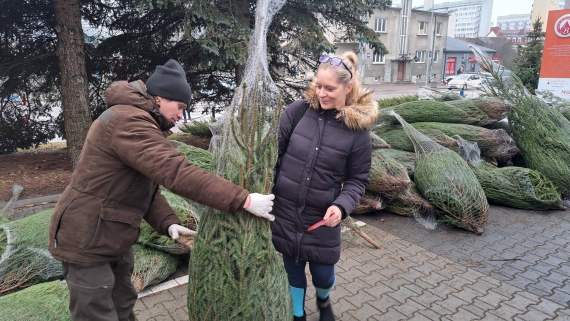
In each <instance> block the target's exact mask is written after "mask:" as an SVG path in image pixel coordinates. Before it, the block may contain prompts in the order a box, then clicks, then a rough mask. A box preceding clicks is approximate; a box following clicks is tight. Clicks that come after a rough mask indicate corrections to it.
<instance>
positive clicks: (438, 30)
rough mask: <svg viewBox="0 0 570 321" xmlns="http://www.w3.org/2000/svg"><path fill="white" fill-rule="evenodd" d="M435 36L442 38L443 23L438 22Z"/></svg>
mask: <svg viewBox="0 0 570 321" xmlns="http://www.w3.org/2000/svg"><path fill="white" fill-rule="evenodd" d="M435 34H436V35H438V36H441V22H438V23H437V24H436V25H435Z"/></svg>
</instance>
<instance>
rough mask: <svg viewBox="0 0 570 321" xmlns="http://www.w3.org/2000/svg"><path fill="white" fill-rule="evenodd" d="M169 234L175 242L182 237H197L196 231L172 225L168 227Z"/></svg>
mask: <svg viewBox="0 0 570 321" xmlns="http://www.w3.org/2000/svg"><path fill="white" fill-rule="evenodd" d="M168 234H170V237H171V238H172V239H173V240H178V237H180V235H184V236H188V237H192V238H193V237H194V235H196V231H192V230H190V229H187V228H185V227H184V226H182V225H178V224H172V225H170V226H169V227H168Z"/></svg>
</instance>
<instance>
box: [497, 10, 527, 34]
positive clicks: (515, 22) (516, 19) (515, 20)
mask: <svg viewBox="0 0 570 321" xmlns="http://www.w3.org/2000/svg"><path fill="white" fill-rule="evenodd" d="M530 17H531V13H530V12H529V13H527V14H511V15H506V16H498V17H497V25H496V26H497V27H499V28H501V29H502V30H520V29H524V30H530Z"/></svg>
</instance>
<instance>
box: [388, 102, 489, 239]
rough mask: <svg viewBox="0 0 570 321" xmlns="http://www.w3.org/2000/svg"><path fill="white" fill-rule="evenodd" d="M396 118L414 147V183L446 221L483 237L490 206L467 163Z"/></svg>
mask: <svg viewBox="0 0 570 321" xmlns="http://www.w3.org/2000/svg"><path fill="white" fill-rule="evenodd" d="M393 115H394V116H395V117H396V118H397V119H398V120H399V121H400V123H401V124H402V127H403V128H404V131H405V132H406V135H408V137H409V139H410V140H411V141H412V143H413V144H414V148H415V152H416V157H417V162H416V172H415V173H414V182H415V183H416V185H417V188H418V190H419V191H420V192H421V193H422V195H423V196H425V198H426V199H427V200H428V201H429V202H430V204H432V205H433V206H435V207H436V208H437V209H438V210H439V211H441V212H442V213H443V216H444V219H443V221H445V222H448V223H450V224H453V225H455V226H458V227H461V228H464V229H467V230H469V231H472V232H474V233H476V234H481V233H483V225H485V224H486V223H487V219H488V216H489V204H488V203H487V199H486V198H485V193H484V192H483V189H482V188H481V185H480V184H479V182H478V181H477V178H476V177H475V175H474V174H473V172H472V171H471V169H470V168H469V165H468V164H467V162H465V160H463V159H462V158H461V156H459V154H457V153H456V152H454V151H451V150H449V149H447V148H445V147H443V146H441V145H439V144H437V143H435V142H434V141H433V140H431V139H430V138H429V137H427V136H426V135H424V134H422V133H420V132H419V131H417V130H416V129H415V128H414V127H412V125H410V124H408V123H407V122H406V121H405V120H404V119H402V117H400V116H399V115H398V114H396V113H393Z"/></svg>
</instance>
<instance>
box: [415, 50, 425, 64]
mask: <svg viewBox="0 0 570 321" xmlns="http://www.w3.org/2000/svg"><path fill="white" fill-rule="evenodd" d="M415 58H416V59H415V60H416V62H417V63H422V62H426V51H425V50H418V51H416V57H415Z"/></svg>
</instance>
